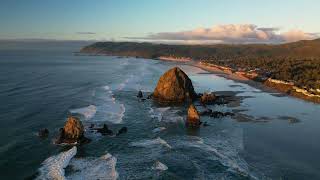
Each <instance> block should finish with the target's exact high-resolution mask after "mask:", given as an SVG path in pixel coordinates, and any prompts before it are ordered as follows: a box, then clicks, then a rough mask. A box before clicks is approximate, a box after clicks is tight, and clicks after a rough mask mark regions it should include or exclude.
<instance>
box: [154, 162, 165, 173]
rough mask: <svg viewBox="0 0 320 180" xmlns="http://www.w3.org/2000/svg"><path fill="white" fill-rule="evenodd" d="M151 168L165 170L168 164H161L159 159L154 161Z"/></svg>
mask: <svg viewBox="0 0 320 180" xmlns="http://www.w3.org/2000/svg"><path fill="white" fill-rule="evenodd" d="M151 169H153V170H159V171H166V170H168V166H166V165H165V164H163V163H162V162H160V161H156V162H155V163H154V165H153V166H152V167H151Z"/></svg>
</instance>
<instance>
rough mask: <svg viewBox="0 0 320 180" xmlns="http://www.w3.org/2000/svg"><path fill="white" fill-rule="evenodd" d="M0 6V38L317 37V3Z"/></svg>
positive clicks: (27, 0)
mask: <svg viewBox="0 0 320 180" xmlns="http://www.w3.org/2000/svg"><path fill="white" fill-rule="evenodd" d="M0 3H1V4H0V23H1V26H0V27H1V28H0V39H29V38H45V39H65V40H69V39H73V40H75V39H76V40H77V39H79V40H80V39H81V40H82V39H83V40H91V39H95V40H109V39H115V40H120V39H124V38H123V37H149V36H150V34H157V33H162V32H184V31H191V32H192V31H193V30H194V29H196V28H200V27H203V28H210V27H213V26H219V25H225V24H254V25H256V26H257V27H258V28H265V27H268V28H279V29H278V30H277V32H276V33H280V32H285V31H289V30H292V29H295V30H301V31H303V32H307V33H318V32H320V23H319V17H320V11H319V7H320V1H319V0H267V1H266V0H265V1H259V0H161V1H160V0H1V1H0ZM214 32H215V31H214ZM191 34H192V33H191ZM157 37H159V36H157ZM160 39H161V38H160ZM166 39H167V37H166Z"/></svg>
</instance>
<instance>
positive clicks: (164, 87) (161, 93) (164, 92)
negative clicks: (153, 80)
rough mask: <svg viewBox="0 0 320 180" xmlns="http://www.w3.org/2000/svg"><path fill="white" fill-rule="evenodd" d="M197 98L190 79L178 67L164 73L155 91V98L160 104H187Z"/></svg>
mask: <svg viewBox="0 0 320 180" xmlns="http://www.w3.org/2000/svg"><path fill="white" fill-rule="evenodd" d="M196 97H197V94H196V93H195V91H194V89H193V85H192V82H191V80H190V79H189V77H188V76H187V75H186V74H185V73H184V72H183V71H182V70H181V69H180V68H178V67H174V68H172V69H170V70H168V71H167V72H166V73H164V74H163V75H162V76H161V77H160V79H159V81H158V84H157V87H156V88H155V90H154V93H153V98H154V99H156V100H158V101H160V102H185V101H192V100H194V99H195V98H196Z"/></svg>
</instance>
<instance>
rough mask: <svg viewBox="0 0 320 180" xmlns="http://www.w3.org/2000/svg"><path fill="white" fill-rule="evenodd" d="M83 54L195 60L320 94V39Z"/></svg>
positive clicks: (102, 47) (131, 46)
mask: <svg viewBox="0 0 320 180" xmlns="http://www.w3.org/2000/svg"><path fill="white" fill-rule="evenodd" d="M81 52H82V53H93V54H104V55H114V56H136V57H143V58H157V57H160V56H171V57H175V58H179V57H183V58H186V57H187V58H192V59H194V60H202V61H205V62H207V63H212V64H217V65H221V66H228V67H231V68H233V69H239V68H241V69H247V70H252V69H260V71H261V72H262V73H261V74H266V73H267V74H269V75H268V76H270V77H271V78H275V79H279V80H283V81H290V82H293V83H294V84H295V85H297V86H299V87H301V88H306V89H319V91H317V93H320V39H316V40H311V41H299V42H293V43H288V44H280V45H266V44H250V45H222V44H220V45H165V44H151V43H136V42H97V43H94V44H92V45H90V46H86V47H84V48H83V49H82V50H81Z"/></svg>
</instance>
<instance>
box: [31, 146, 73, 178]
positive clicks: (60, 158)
mask: <svg viewBox="0 0 320 180" xmlns="http://www.w3.org/2000/svg"><path fill="white" fill-rule="evenodd" d="M76 154H77V147H76V146H74V147H73V148H71V149H70V150H68V151H65V152H61V153H60V154H58V155H55V156H51V157H49V158H48V159H46V160H45V161H44V162H43V163H42V167H40V168H39V176H38V177H37V179H39V180H42V179H54V180H64V179H65V176H64V173H65V172H64V168H66V167H67V166H68V164H69V162H70V160H71V159H72V158H73V157H74V156H75V155H76Z"/></svg>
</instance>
